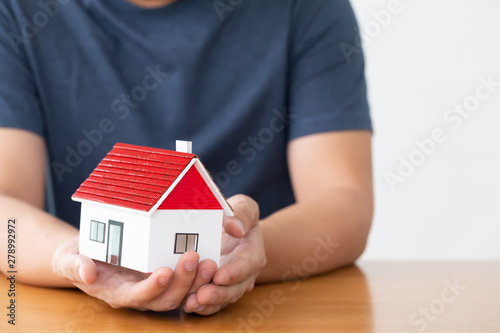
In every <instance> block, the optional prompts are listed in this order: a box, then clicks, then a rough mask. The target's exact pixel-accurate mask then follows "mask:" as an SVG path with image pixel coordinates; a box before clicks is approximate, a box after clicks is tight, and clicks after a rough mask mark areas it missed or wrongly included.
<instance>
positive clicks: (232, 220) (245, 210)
mask: <svg viewBox="0 0 500 333" xmlns="http://www.w3.org/2000/svg"><path fill="white" fill-rule="evenodd" d="M227 201H228V202H229V203H230V204H231V207H232V208H233V212H234V216H224V230H225V231H226V232H227V233H228V234H229V235H231V236H233V237H237V238H241V237H243V236H244V235H245V234H246V233H247V232H248V230H250V229H252V227H253V226H254V225H255V224H257V223H258V221H259V205H258V204H257V202H255V200H253V199H252V198H250V197H248V196H246V195H242V194H238V195H235V196H232V197H231V198H229V199H228V200H227Z"/></svg>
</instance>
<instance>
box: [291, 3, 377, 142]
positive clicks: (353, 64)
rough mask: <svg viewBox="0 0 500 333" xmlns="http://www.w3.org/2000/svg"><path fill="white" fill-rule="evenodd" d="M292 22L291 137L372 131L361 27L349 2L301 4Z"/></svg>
mask: <svg viewBox="0 0 500 333" xmlns="http://www.w3.org/2000/svg"><path fill="white" fill-rule="evenodd" d="M293 15H294V17H293V19H292V36H291V51H290V52H291V55H290V69H289V71H290V83H289V84H290V86H289V97H288V104H289V105H288V112H289V118H290V125H289V139H290V140H292V139H295V138H297V137H300V136H304V135H308V134H314V133H320V132H328V131H342V130H369V131H371V130H372V124H371V119H370V114H369V107H368V102H367V95H366V81H365V76H364V58H363V53H362V51H361V46H360V40H359V29H358V27H357V23H356V18H355V16H354V13H353V10H352V7H351V5H350V3H349V1H348V0H315V1H310V0H297V1H296V4H295V8H294V12H293Z"/></svg>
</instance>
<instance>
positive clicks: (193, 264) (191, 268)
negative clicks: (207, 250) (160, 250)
mask: <svg viewBox="0 0 500 333" xmlns="http://www.w3.org/2000/svg"><path fill="white" fill-rule="evenodd" d="M196 265H198V261H195V260H190V261H186V262H185V263H184V268H185V269H186V271H188V272H192V271H194V269H195V268H196Z"/></svg>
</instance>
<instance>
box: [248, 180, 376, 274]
mask: <svg viewBox="0 0 500 333" xmlns="http://www.w3.org/2000/svg"><path fill="white" fill-rule="evenodd" d="M372 212H373V203H372V199H371V196H365V195H362V194H361V193H359V192H358V191H354V190H350V189H348V188H338V189H332V190H329V191H321V192H318V193H316V194H315V196H314V197H310V198H308V199H307V200H303V201H302V202H298V203H296V204H294V205H291V206H289V207H286V208H284V209H282V210H280V211H278V212H276V213H275V214H273V215H271V216H269V217H268V218H266V219H264V220H262V221H261V226H262V229H263V233H264V240H265V247H266V256H267V265H266V267H265V268H264V269H263V270H262V272H261V274H260V275H259V278H258V282H268V281H278V280H284V279H291V278H294V277H306V276H310V275H315V274H319V273H322V272H326V271H329V270H332V269H335V268H338V267H341V266H345V265H347V264H350V263H352V262H354V260H356V258H358V257H359V256H360V255H361V253H362V252H363V250H364V248H365V245H366V239H367V236H368V233H369V230H370V225H371V219H372Z"/></svg>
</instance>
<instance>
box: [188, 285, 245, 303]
mask: <svg viewBox="0 0 500 333" xmlns="http://www.w3.org/2000/svg"><path fill="white" fill-rule="evenodd" d="M253 281H254V279H253V280H247V281H244V282H242V283H238V284H235V285H232V286H217V285H215V284H207V285H204V286H202V287H201V288H200V289H199V290H198V292H197V293H196V302H197V303H198V304H200V305H205V306H212V305H221V304H226V303H234V302H236V301H237V300H239V299H240V298H241V296H243V295H244V294H245V293H246V292H249V291H251V290H252V289H253V286H254V282H253Z"/></svg>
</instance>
